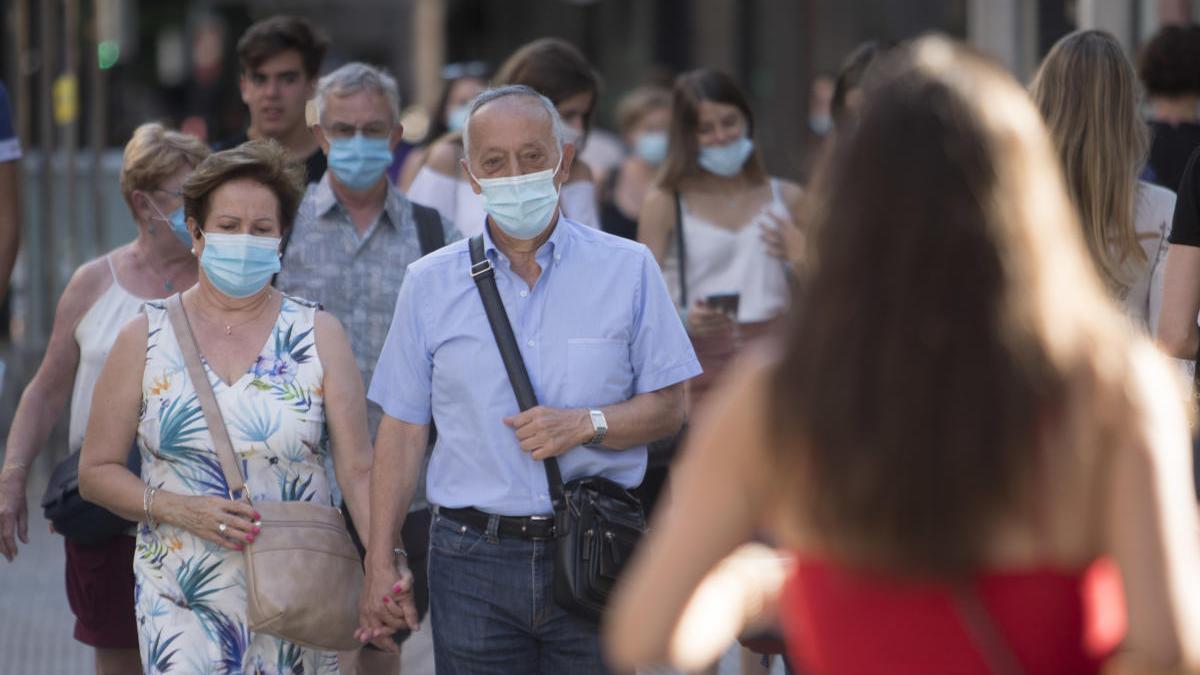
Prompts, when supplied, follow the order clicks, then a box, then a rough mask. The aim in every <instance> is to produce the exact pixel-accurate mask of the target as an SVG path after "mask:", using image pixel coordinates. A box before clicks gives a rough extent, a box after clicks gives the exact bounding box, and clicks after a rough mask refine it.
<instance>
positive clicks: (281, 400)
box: [133, 296, 338, 675]
mask: <svg viewBox="0 0 1200 675" xmlns="http://www.w3.org/2000/svg"><path fill="white" fill-rule="evenodd" d="M316 311H317V307H316V305H315V304H312V303H308V302H306V301H303V300H298V299H295V298H291V297H288V296H284V298H283V302H282V305H281V311H280V313H279V318H278V319H276V321H275V327H274V329H273V330H272V332H271V335H270V337H268V339H267V342H266V344H265V345H263V348H262V351H261V352H260V353H259V357H258V359H257V360H256V361H255V363H254V364H253V365H252V366H251V368H250V370H249V371H247V372H246V373H245V374H244V375H243V376H242V377H241V378H239V379H238V380H237V381H236V382H234V383H233V384H226V383H225V382H224V381H223V380H221V379H220V378H219V377H217V375H216V373H214V372H213V370H212V369H211V368H209V366H208V363H207V362H205V364H204V367H205V371H206V372H207V373H208V378H209V381H210V382H211V383H212V387H213V391H214V393H215V394H216V398H217V404H218V406H219V407H220V409H221V414H222V416H224V418H225V425H226V427H227V428H228V430H229V435H230V441H231V442H232V444H233V449H234V453H235V454H236V456H237V457H238V459H239V460H241V465H242V473H243V474H244V475H245V477H246V486H247V489H248V490H249V494H250V496H251V498H252V499H253V500H254V501H256V502H257V501H313V502H318V503H324V504H330V503H331V498H330V489H329V482H328V479H327V478H326V473H325V468H324V465H325V454H324V453H325V448H326V447H327V444H326V443H324V438H323V429H324V423H325V405H324V399H323V397H322V391H321V382H322V376H323V373H322V369H321V362H320V359H318V358H317V351H316V344H315V342H314V337H313V320H314V318H315V316H316ZM146 314H147V317H148V318H149V337H148V339H147V344H146V370H145V375H144V377H143V381H142V409H141V413H140V421H139V423H138V445H139V446H140V448H141V451H142V478H143V479H144V480H145V481H146V482H147V483H148V484H149V485H153V486H155V487H157V488H160V489H162V490H167V491H170V492H175V493H179V494H188V495H214V496H225V495H227V494H228V486H227V484H226V481H225V475H224V473H223V472H222V471H221V465H220V462H219V461H218V459H217V454H216V451H215V450H214V449H213V443H212V437H211V436H210V435H209V432H208V425H207V424H206V423H205V420H204V414H203V412H202V411H201V410H200V403H199V401H198V400H197V398H196V392H195V389H194V388H193V387H192V383H191V380H190V379H189V378H188V375H187V369H186V367H185V366H184V363H183V355H182V353H181V351H180V349H179V343H178V342H177V341H176V338H175V333H174V330H172V328H171V322H170V320H169V319H168V318H167V312H166V305H165V304H164V303H163V302H150V303H147V304H146ZM133 568H134V573H135V576H136V579H137V584H136V587H135V591H134V593H135V596H134V601H135V606H136V610H137V621H138V643H139V646H140V648H141V656H142V664H143V667H144V668H145V671H146V672H147V673H255V674H258V673H263V674H268V675H275V674H282V673H289V674H300V673H304V674H306V675H312V674H317V673H336V672H338V665H337V655H336V654H335V653H333V652H319V651H314V650H311V649H307V648H302V647H300V646H298V645H295V644H292V643H289V642H285V641H283V640H280V639H277V638H274V637H271V636H269V635H260V634H255V633H251V632H250V631H249V628H248V627H247V625H246V588H245V563H244V561H243V557H242V554H241V553H240V552H238V551H231V550H228V549H225V548H222V547H220V546H217V545H216V544H213V543H210V542H208V541H206V540H204V539H201V538H199V537H197V536H195V535H193V534H191V533H189V532H187V531H186V530H182V529H179V528H175V527H171V526H169V525H164V524H162V523H159V524H157V525H156V526H155V527H150V526H149V525H148V524H146V523H142V524H141V525H140V526H139V528H138V536H137V551H136V554H135V555H134V561H133ZM313 582H314V584H319V583H320V580H319V579H314V580H313Z"/></svg>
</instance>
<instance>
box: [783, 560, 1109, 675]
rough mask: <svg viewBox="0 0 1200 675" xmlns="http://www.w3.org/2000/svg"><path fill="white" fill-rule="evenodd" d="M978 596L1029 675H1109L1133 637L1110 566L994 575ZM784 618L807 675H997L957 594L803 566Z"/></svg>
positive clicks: (984, 579)
mask: <svg viewBox="0 0 1200 675" xmlns="http://www.w3.org/2000/svg"><path fill="white" fill-rule="evenodd" d="M975 589H976V590H977V591H978V595H979V597H980V598H981V599H982V602H983V604H984V606H985V607H986V608H987V614H988V616H989V618H990V622H991V624H993V625H994V626H995V627H996V629H997V630H998V631H999V632H1000V633H1001V634H1002V637H1003V641H1004V644H1005V645H1006V649H1007V650H1008V651H1009V652H1011V654H1012V655H1013V656H1015V657H1016V658H1017V659H1018V660H1019V661H1020V663H1021V668H1022V670H1023V671H1024V672H1025V673H1028V674H1029V675H1036V674H1040V673H1047V674H1054V675H1071V674H1073V673H1096V672H1099V670H1100V667H1101V665H1102V664H1103V663H1104V660H1105V659H1106V658H1108V657H1109V656H1110V655H1111V654H1112V653H1113V652H1114V651H1115V650H1116V648H1117V646H1118V645H1119V643H1120V642H1121V640H1122V639H1123V638H1124V636H1125V600H1124V594H1123V592H1122V588H1121V580H1120V575H1119V572H1118V570H1117V567H1116V565H1115V564H1113V563H1112V562H1111V561H1108V560H1099V561H1097V562H1094V563H1092V564H1091V565H1089V566H1088V567H1087V568H1086V569H1084V570H1082V571H1080V572H1074V573H1072V572H1059V571H1051V570H1046V569H1035V570H1030V571H1025V572H1013V573H1008V572H1006V573H994V574H985V575H982V576H981V577H979V578H978V579H977V581H976V584H975ZM782 614H783V622H784V628H785V631H786V635H787V641H788V646H789V650H790V652H791V655H792V658H793V660H794V662H795V663H796V665H797V670H798V671H799V672H802V673H805V674H806V675H826V674H833V673H836V674H837V675H868V674H875V673H878V674H881V675H882V674H885V673H886V674H887V675H906V674H910V673H911V674H913V675H917V674H919V675H933V674H937V673H946V674H951V673H953V674H955V675H958V674H961V675H969V674H974V673H979V674H984V673H988V672H989V671H988V665H987V661H986V660H985V657H984V655H983V653H982V652H981V650H980V647H979V646H978V645H977V643H976V641H975V640H974V639H973V638H972V637H971V633H970V632H969V630H968V628H967V626H966V625H965V624H964V622H963V619H962V618H960V617H961V614H960V612H959V609H958V607H957V605H956V603H955V601H954V598H953V595H952V593H951V592H950V591H949V590H948V589H947V588H946V587H944V586H939V585H937V584H935V583H932V582H930V583H913V582H904V581H898V580H896V579H891V578H888V577H885V576H882V575H872V574H867V573H859V572H853V571H849V570H846V569H845V568H842V567H838V566H836V565H832V564H829V563H823V562H817V561H800V562H798V563H797V564H796V567H795V569H794V570H793V572H792V574H791V575H790V577H789V578H788V581H787V584H786V586H785V588H784V595H783V605H782Z"/></svg>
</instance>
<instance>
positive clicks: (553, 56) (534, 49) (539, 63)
mask: <svg viewBox="0 0 1200 675" xmlns="http://www.w3.org/2000/svg"><path fill="white" fill-rule="evenodd" d="M506 84H523V85H525V86H527V87H532V88H533V90H534V91H536V92H537V93H539V94H541V95H542V96H545V97H546V98H548V99H550V102H551V103H553V104H554V105H559V104H561V103H562V102H563V101H565V100H567V99H569V98H571V97H572V96H577V95H579V94H592V105H591V107H589V108H588V110H587V114H585V115H584V116H583V128H584V130H585V131H586V130H590V129H591V128H592V114H593V113H594V112H595V111H596V100H597V99H598V98H599V97H600V76H599V75H597V74H596V71H595V69H593V68H592V65H591V64H590V63H588V60H587V59H586V58H584V56H583V53H582V52H580V51H579V50H578V49H576V48H575V45H572V44H571V43H570V42H567V41H566V40H560V39H558V38H540V39H538V40H534V41H533V42H530V43H528V44H525V45H523V46H522V47H521V48H519V49H517V51H515V52H513V53H512V55H511V56H509V57H508V59H507V60H505V61H504V63H502V64H500V69H499V70H497V71H496V77H495V78H493V80H492V85H493V86H495V87H502V86H504V85H506Z"/></svg>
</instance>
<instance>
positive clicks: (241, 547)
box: [237, 544, 246, 551]
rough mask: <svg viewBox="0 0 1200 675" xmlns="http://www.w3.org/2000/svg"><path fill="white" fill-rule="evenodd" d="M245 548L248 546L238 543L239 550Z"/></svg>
mask: <svg viewBox="0 0 1200 675" xmlns="http://www.w3.org/2000/svg"><path fill="white" fill-rule="evenodd" d="M245 548H246V547H245V546H242V545H241V544H238V545H237V550H239V551H241V550H243V549H245Z"/></svg>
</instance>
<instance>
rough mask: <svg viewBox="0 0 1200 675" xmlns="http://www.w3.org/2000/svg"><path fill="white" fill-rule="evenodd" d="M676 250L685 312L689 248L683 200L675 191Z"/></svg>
mask: <svg viewBox="0 0 1200 675" xmlns="http://www.w3.org/2000/svg"><path fill="white" fill-rule="evenodd" d="M675 250H676V251H677V252H678V254H679V304H680V306H681V307H682V308H683V311H685V312H686V311H687V308H688V293H687V247H686V246H685V245H684V241H683V198H682V197H680V196H679V190H676V191H675Z"/></svg>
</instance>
